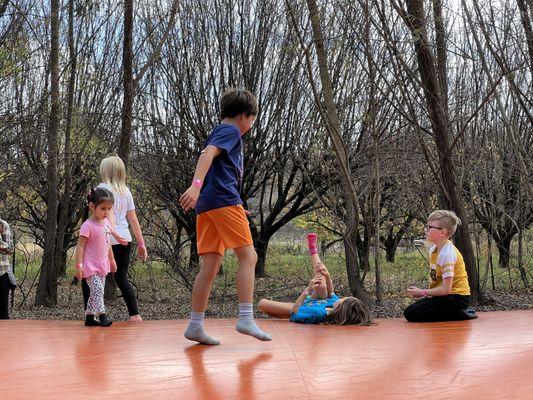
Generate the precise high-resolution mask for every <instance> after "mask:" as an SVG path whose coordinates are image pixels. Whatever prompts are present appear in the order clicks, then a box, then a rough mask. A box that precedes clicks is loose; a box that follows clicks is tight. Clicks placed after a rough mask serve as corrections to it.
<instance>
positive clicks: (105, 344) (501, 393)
mask: <svg viewBox="0 0 533 400" xmlns="http://www.w3.org/2000/svg"><path fill="white" fill-rule="evenodd" d="M479 316H480V317H479V318H478V319H477V320H473V321H462V322H445V323H419V324H413V323H407V322H405V321H404V320H403V319H390V320H378V321H377V324H376V325H374V326H371V327H353V326H352V327H339V326H310V325H300V324H295V323H291V322H288V321H278V320H260V321H259V325H260V326H261V327H262V328H263V329H264V330H265V331H267V332H269V333H271V334H272V335H273V338H274V340H273V341H272V342H260V341H257V340H255V339H253V338H250V337H248V336H244V335H241V334H239V333H237V332H236V331H235V330H234V325H235V321H234V320H217V319H209V320H207V322H206V326H207V330H208V332H209V333H210V334H211V335H212V336H214V337H216V338H219V339H220V340H221V341H222V344H221V345H220V346H212V347H210V346H199V345H194V344H192V343H191V342H189V341H187V340H185V339H183V337H182V333H183V331H184V329H185V326H186V324H187V321H184V320H178V321H144V322H142V323H127V322H119V323H115V324H114V325H113V326H112V327H110V328H99V327H96V328H85V327H84V326H83V324H82V322H75V321H16V320H12V321H0V355H1V363H0V377H1V381H2V383H1V386H2V387H1V389H0V399H6V400H8V399H9V400H12V399H39V400H44V399H89V398H91V399H107V398H109V399H157V400H159V399H180V400H182V399H247V400H248V399H276V400H282V399H283V400H284V399H335V400H338V399H379V400H381V399H432V400H433V399H483V400H488V399H533V379H532V378H533V310H528V311H513V312H493V313H480V314H479Z"/></svg>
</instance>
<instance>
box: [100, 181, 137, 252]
mask: <svg viewBox="0 0 533 400" xmlns="http://www.w3.org/2000/svg"><path fill="white" fill-rule="evenodd" d="M98 187H99V188H103V189H107V190H109V191H110V192H111V193H113V196H114V197H115V204H114V205H113V214H114V215H115V221H114V222H115V231H116V232H117V233H118V235H119V236H120V237H123V238H124V239H126V240H127V241H128V242H131V234H130V230H129V228H128V220H127V219H126V213H127V212H128V211H131V210H135V204H134V203H133V196H132V195H131V192H130V189H129V188H126V191H125V192H124V194H120V193H118V192H116V191H115V190H113V188H112V187H111V185H108V184H107V183H101V184H99V185H98ZM111 244H112V245H115V244H119V243H118V242H117V241H116V240H115V238H114V237H113V236H111Z"/></svg>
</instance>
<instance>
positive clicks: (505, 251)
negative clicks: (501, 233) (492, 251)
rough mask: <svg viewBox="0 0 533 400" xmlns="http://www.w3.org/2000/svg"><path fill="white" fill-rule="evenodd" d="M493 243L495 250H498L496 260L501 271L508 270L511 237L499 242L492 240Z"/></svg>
mask: <svg viewBox="0 0 533 400" xmlns="http://www.w3.org/2000/svg"><path fill="white" fill-rule="evenodd" d="M494 241H495V242H496V248H497V249H498V254H499V259H498V265H499V266H500V268H502V269H508V268H509V259H510V256H511V241H512V236H511V237H504V238H502V239H500V240H497V239H496V238H494Z"/></svg>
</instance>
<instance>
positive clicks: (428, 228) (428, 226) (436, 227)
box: [424, 225, 446, 232]
mask: <svg viewBox="0 0 533 400" xmlns="http://www.w3.org/2000/svg"><path fill="white" fill-rule="evenodd" d="M431 228H433V229H438V230H439V231H442V230H443V229H446V228H441V227H440V226H433V225H426V226H425V227H424V230H425V231H426V232H427V231H429V230H430V229H431Z"/></svg>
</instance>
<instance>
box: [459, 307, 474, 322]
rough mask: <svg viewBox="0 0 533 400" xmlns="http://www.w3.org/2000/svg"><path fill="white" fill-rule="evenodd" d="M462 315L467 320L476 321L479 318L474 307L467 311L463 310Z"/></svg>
mask: <svg viewBox="0 0 533 400" xmlns="http://www.w3.org/2000/svg"><path fill="white" fill-rule="evenodd" d="M462 314H463V316H464V317H465V319H476V318H477V314H476V310H474V309H473V308H472V307H468V308H467V309H466V310H463V311H462Z"/></svg>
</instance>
